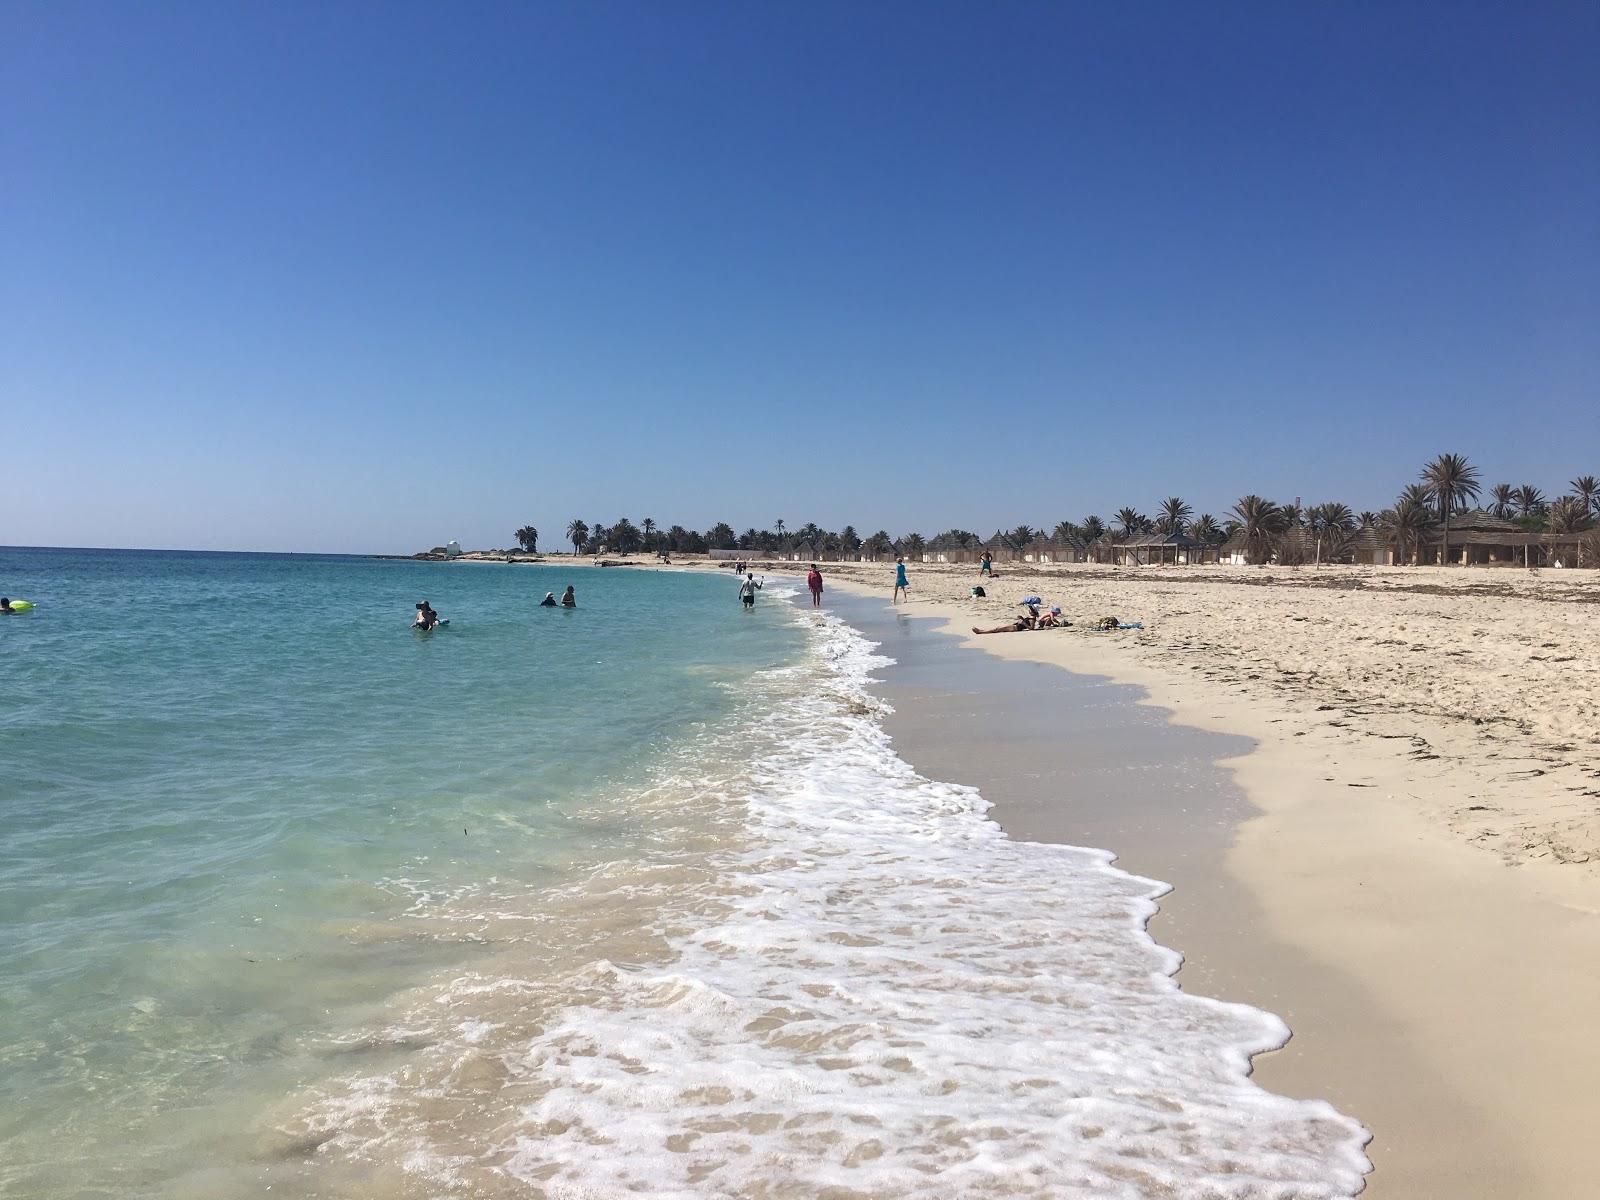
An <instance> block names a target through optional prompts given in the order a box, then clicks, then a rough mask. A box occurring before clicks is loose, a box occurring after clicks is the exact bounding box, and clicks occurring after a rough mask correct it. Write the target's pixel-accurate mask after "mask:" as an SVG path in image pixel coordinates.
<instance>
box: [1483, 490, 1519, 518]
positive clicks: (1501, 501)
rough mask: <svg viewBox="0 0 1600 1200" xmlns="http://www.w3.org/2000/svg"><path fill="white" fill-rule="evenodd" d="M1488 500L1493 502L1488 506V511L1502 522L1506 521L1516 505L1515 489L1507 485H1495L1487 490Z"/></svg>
mask: <svg viewBox="0 0 1600 1200" xmlns="http://www.w3.org/2000/svg"><path fill="white" fill-rule="evenodd" d="M1489 498H1490V499H1491V500H1493V501H1494V503H1493V504H1492V505H1490V506H1489V511H1490V512H1492V513H1493V514H1494V515H1495V516H1497V517H1499V518H1500V519H1501V520H1502V521H1505V520H1508V519H1509V518H1510V516H1511V513H1512V511H1513V510H1514V509H1515V508H1516V504H1517V489H1516V488H1514V487H1512V486H1511V485H1510V484H1509V483H1497V484H1495V485H1494V487H1492V488H1490V489H1489Z"/></svg>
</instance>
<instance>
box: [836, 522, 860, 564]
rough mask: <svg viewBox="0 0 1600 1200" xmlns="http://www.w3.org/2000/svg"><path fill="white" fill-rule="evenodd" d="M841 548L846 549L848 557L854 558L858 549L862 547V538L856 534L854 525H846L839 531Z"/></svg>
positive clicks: (845, 552)
mask: <svg viewBox="0 0 1600 1200" xmlns="http://www.w3.org/2000/svg"><path fill="white" fill-rule="evenodd" d="M839 548H840V549H841V550H843V551H844V554H845V557H846V558H854V557H855V555H856V551H857V550H860V549H861V538H860V537H859V536H858V535H857V534H856V527H855V526H854V525H846V526H845V527H844V528H843V529H841V530H840V531H839Z"/></svg>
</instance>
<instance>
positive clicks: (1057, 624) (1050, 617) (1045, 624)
mask: <svg viewBox="0 0 1600 1200" xmlns="http://www.w3.org/2000/svg"><path fill="white" fill-rule="evenodd" d="M1066 626H1067V622H1066V621H1063V620H1062V619H1061V610H1060V609H1059V608H1051V610H1050V611H1049V612H1047V613H1045V614H1044V615H1043V616H1041V617H1040V618H1039V619H1038V621H1036V622H1035V623H1034V626H1033V627H1034V628H1035V629H1064V628H1066Z"/></svg>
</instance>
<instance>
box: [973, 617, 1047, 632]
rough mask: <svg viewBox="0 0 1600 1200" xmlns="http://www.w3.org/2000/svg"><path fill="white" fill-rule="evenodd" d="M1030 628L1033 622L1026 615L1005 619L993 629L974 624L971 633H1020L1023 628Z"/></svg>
mask: <svg viewBox="0 0 1600 1200" xmlns="http://www.w3.org/2000/svg"><path fill="white" fill-rule="evenodd" d="M1032 628H1033V622H1032V621H1031V620H1030V619H1029V618H1027V617H1017V618H1016V619H1014V620H1011V621H1007V622H1006V623H1005V624H1004V625H996V626H995V627H994V628H993V629H979V628H978V627H977V626H976V625H974V626H973V627H972V632H973V633H1021V632H1023V631H1024V630H1027V629H1032Z"/></svg>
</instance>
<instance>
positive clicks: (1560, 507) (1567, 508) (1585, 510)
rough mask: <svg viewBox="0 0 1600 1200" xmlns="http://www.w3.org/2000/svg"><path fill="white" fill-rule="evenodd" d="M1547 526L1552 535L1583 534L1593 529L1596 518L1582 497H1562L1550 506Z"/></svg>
mask: <svg viewBox="0 0 1600 1200" xmlns="http://www.w3.org/2000/svg"><path fill="white" fill-rule="evenodd" d="M1545 524H1546V528H1548V529H1549V530H1550V532H1551V533H1582V532H1584V531H1585V530H1587V529H1590V528H1592V527H1593V525H1594V518H1593V517H1591V516H1590V515H1589V505H1588V504H1587V503H1586V502H1585V501H1584V499H1583V497H1582V496H1562V497H1561V498H1560V499H1559V500H1557V501H1556V502H1555V503H1553V504H1552V505H1550V513H1549V517H1548V520H1547V521H1546V522H1545Z"/></svg>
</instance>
